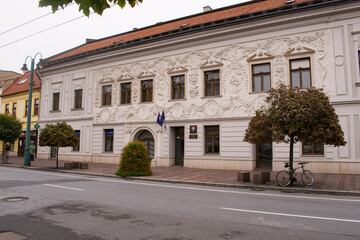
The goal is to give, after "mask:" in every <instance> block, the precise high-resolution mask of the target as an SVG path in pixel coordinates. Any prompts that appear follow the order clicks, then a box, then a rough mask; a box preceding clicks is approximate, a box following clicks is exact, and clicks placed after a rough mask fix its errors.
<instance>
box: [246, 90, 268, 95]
mask: <svg viewBox="0 0 360 240" xmlns="http://www.w3.org/2000/svg"><path fill="white" fill-rule="evenodd" d="M269 91H270V90H268V91H258V92H254V91H253V92H249V94H264V93H265V94H266V93H268V92H269Z"/></svg>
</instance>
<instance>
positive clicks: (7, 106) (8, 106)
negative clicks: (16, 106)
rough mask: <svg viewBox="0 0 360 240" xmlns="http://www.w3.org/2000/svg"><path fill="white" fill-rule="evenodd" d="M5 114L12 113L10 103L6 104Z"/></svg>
mask: <svg viewBox="0 0 360 240" xmlns="http://www.w3.org/2000/svg"><path fill="white" fill-rule="evenodd" d="M5 115H10V104H6V105H5Z"/></svg>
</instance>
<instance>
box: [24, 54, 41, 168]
mask: <svg viewBox="0 0 360 240" xmlns="http://www.w3.org/2000/svg"><path fill="white" fill-rule="evenodd" d="M38 55H40V62H41V59H42V55H41V53H36V54H35V56H34V58H32V57H31V56H27V57H26V58H25V62H24V65H23V67H22V68H21V70H22V71H24V72H26V71H29V70H28V68H27V66H26V61H27V59H28V58H30V59H31V68H30V87H29V104H28V109H27V122H26V138H25V154H24V166H30V124H31V105H32V88H33V81H34V65H35V58H36V57H37V56H38Z"/></svg>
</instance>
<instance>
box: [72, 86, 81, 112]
mask: <svg viewBox="0 0 360 240" xmlns="http://www.w3.org/2000/svg"><path fill="white" fill-rule="evenodd" d="M82 91H83V90H82V89H77V90H75V103H74V108H75V109H77V108H82Z"/></svg>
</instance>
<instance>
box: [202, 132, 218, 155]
mask: <svg viewBox="0 0 360 240" xmlns="http://www.w3.org/2000/svg"><path fill="white" fill-rule="evenodd" d="M219 152H220V136H219V126H205V153H219Z"/></svg>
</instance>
